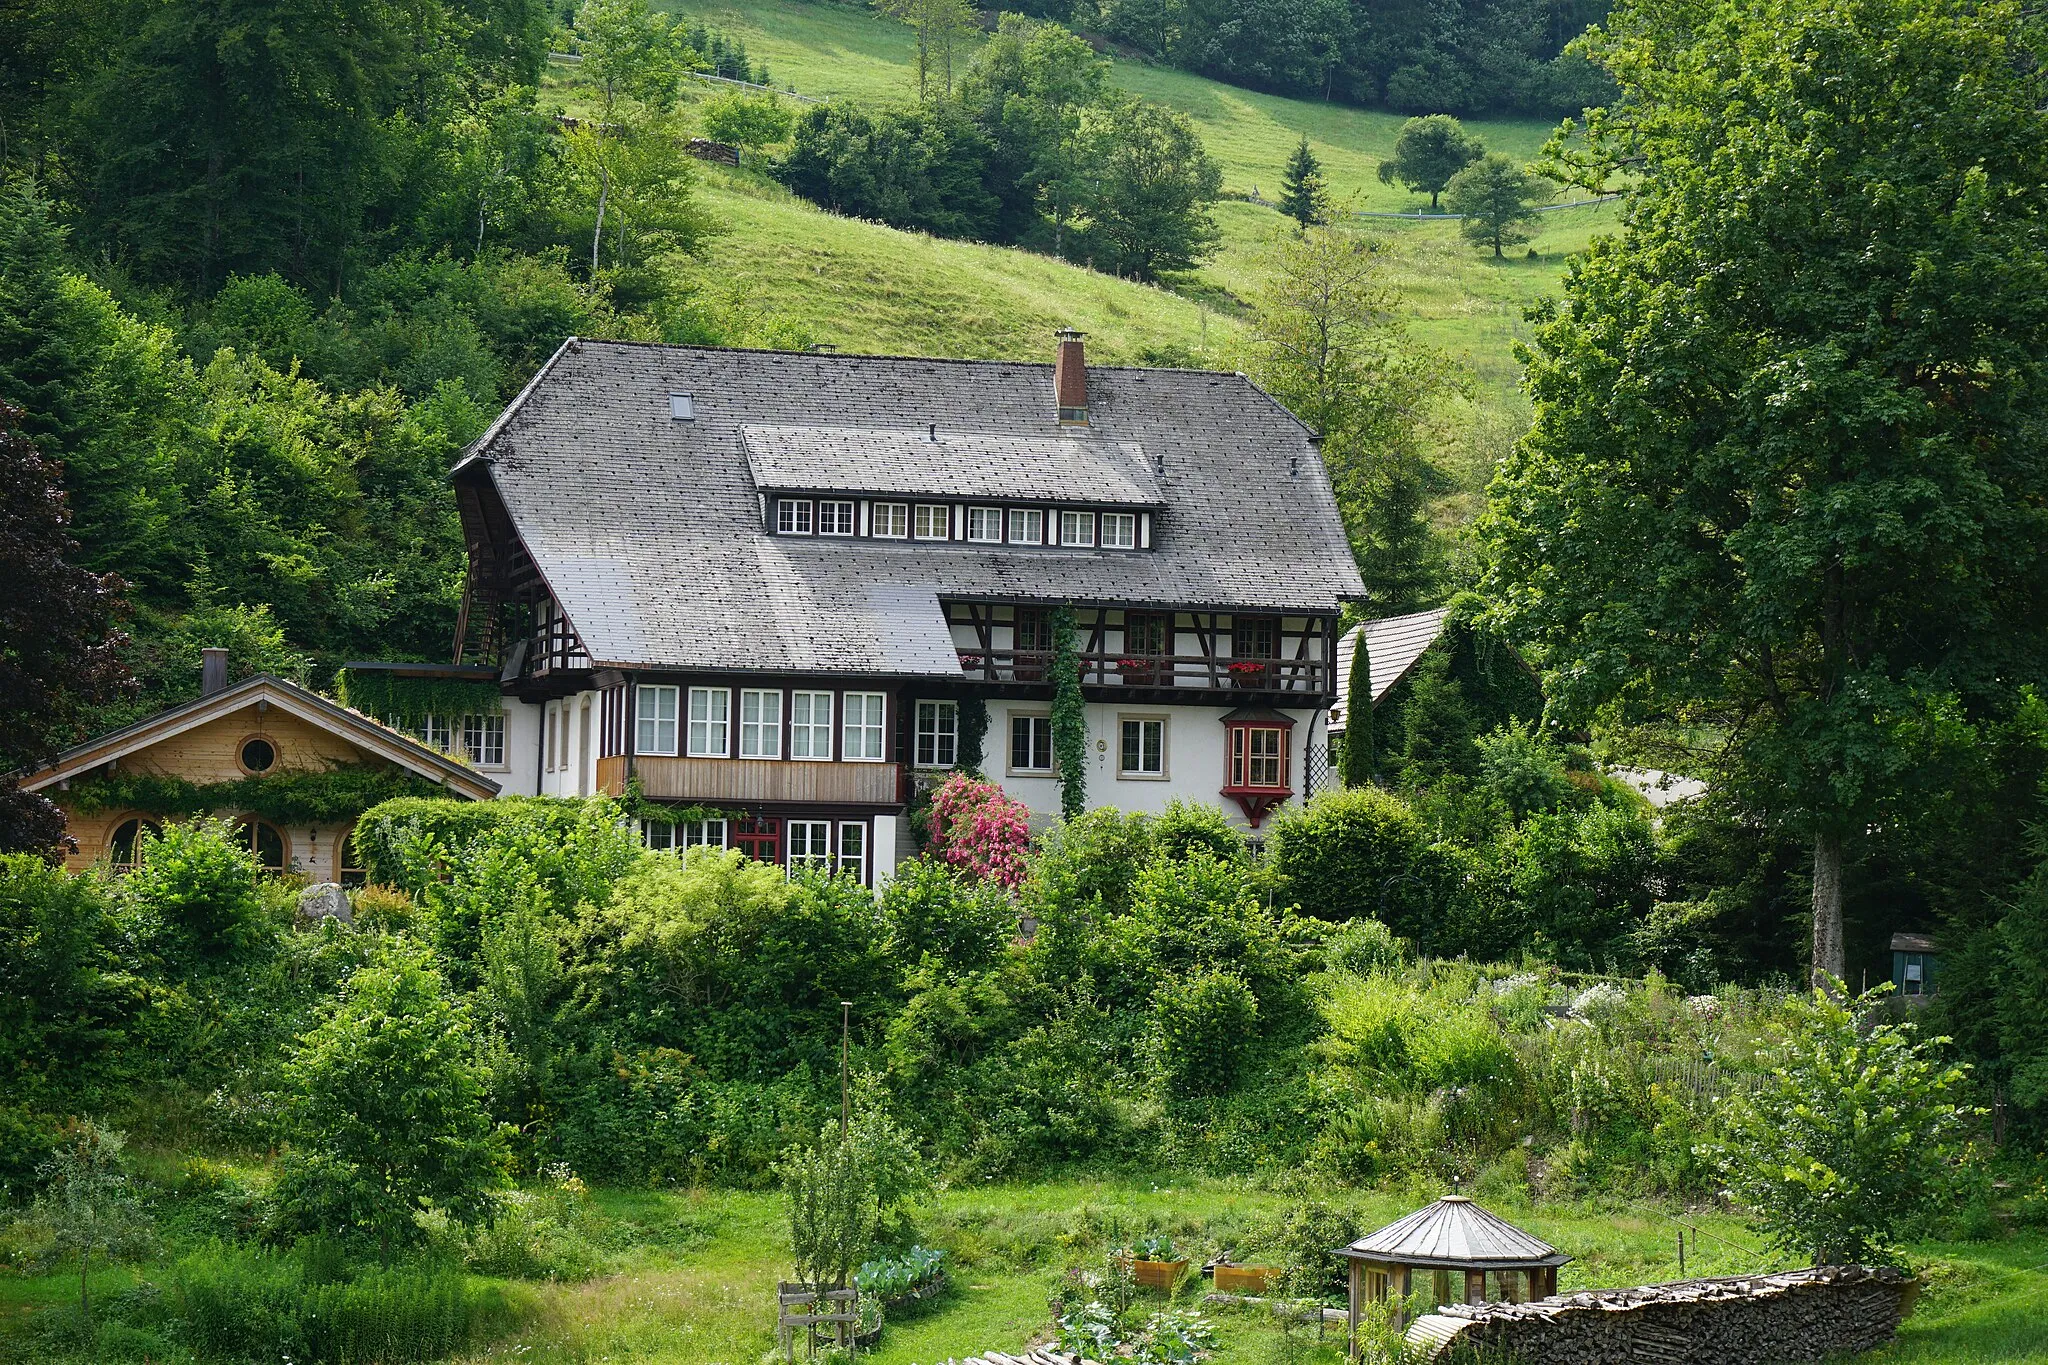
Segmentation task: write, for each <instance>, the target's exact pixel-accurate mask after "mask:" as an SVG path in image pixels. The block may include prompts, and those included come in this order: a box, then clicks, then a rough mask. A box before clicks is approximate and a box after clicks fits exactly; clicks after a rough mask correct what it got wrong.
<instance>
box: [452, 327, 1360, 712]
mask: <svg viewBox="0 0 2048 1365" xmlns="http://www.w3.org/2000/svg"><path fill="white" fill-rule="evenodd" d="M1052 369H1053V367H1052V366H1051V365H1029V364H1017V363H1011V362H1002V361H957V360H923V359H906V358H902V357H888V356H848V355H816V354H794V353H788V352H774V351H736V350H718V349H708V348H702V347H688V346H656V345H647V344H641V343H630V342H598V341H575V340H571V341H570V342H568V343H566V344H564V346H563V347H562V348H561V350H559V351H557V352H556V353H555V355H554V357H553V358H552V359H550V360H549V361H548V363H547V364H546V366H544V367H543V369H542V370H541V372H540V373H539V374H537V375H536V376H535V377H534V379H533V381H532V382H531V383H530V384H528V385H527V387H526V390H525V391H524V392H523V393H521V394H520V396H519V397H518V398H517V399H515V400H514V402H513V403H512V405H511V406H510V407H509V408H507V409H506V411H505V412H504V413H503V414H502V415H501V416H500V417H499V418H498V420H497V421H496V422H494V423H493V424H492V426H491V428H490V430H489V431H487V432H486V433H485V434H484V436H483V438H482V439H481V440H480V441H479V442H478V443H477V444H476V445H475V446H474V447H473V448H472V449H471V452H470V453H469V454H468V456H467V457H466V458H465V459H464V460H463V462H462V463H461V464H459V465H458V466H457V467H456V471H455V477H456V478H457V480H458V481H459V482H460V481H478V482H487V483H488V485H489V488H490V489H491V490H494V491H495V495H496V497H497V499H499V500H501V501H502V503H503V505H504V508H505V510H506V512H507V514H508V515H509V517H510V520H511V523H512V525H513V526H514V527H515V528H516V530H517V532H518V535H519V537H520V540H521V542H522V544H523V545H524V547H525V549H526V551H527V553H528V554H529V555H530V556H531V557H532V560H533V563H534V566H535V568H536V569H537V570H538V571H539V573H540V575H541V576H542V578H543V579H544V580H545V581H546V583H547V586H548V588H549V590H550V591H551V592H552V593H553V594H554V596H555V599H556V600H557V601H558V602H560V603H561V604H562V607H563V609H564V610H565V611H566V612H567V614H568V616H569V618H570V620H571V621H572V622H573V623H574V625H575V627H576V630H577V633H578V634H579V636H580V637H581V639H582V641H583V643H584V645H585V647H586V648H587V649H588V650H589V652H590V656H591V659H592V661H593V663H594V664H596V665H598V666H627V667H631V666H656V667H674V668H710V669H728V670H746V671H761V672H844V673H864V674H880V675H889V676H930V675H953V676H957V674H958V671H959V668H958V660H957V659H956V658H955V657H954V652H953V647H952V643H951V637H950V635H949V634H948V632H947V629H946V625H945V622H944V620H943V618H942V616H941V614H940V609H939V606H938V599H939V597H940V596H941V595H944V596H947V597H954V598H965V599H983V600H1025V601H1031V600H1037V601H1053V602H1057V601H1071V602H1076V603H1094V604H1103V605H1111V606H1117V605H1130V606H1180V607H1184V608H1202V609H1211V610H1219V611H1231V610H1237V611H1269V612H1282V611H1285V612H1332V611H1335V610H1336V608H1337V605H1338V602H1339V600H1340V599H1343V598H1348V597H1355V596H1358V595H1359V594H1361V593H1362V592H1363V585H1362V584H1361V583H1360V581H1359V577H1358V571H1357V568H1356V566H1355V565H1354V563H1353V561H1352V558H1351V551H1350V546H1349V544H1348V542H1347V540H1346V538H1345V534H1344V527H1343V523H1342V521H1341V519H1340V518H1339V516H1338V512H1337V507H1336V501H1335V499H1334V498H1333V497H1332V495H1331V492H1330V484H1329V478H1328V476H1327V475H1326V474H1325V472H1324V470H1323V465H1322V461H1321V458H1320V456H1319V454H1318V452H1317V449H1316V446H1315V444H1314V442H1313V441H1312V440H1311V439H1310V434H1309V432H1308V431H1307V430H1306V429H1305V428H1304V427H1303V426H1302V425H1301V424H1300V423H1299V422H1297V421H1296V420H1295V419H1294V418H1293V417H1292V416H1291V415H1289V414H1288V413H1287V411H1286V410H1285V409H1283V408H1282V407H1280V405H1279V404H1277V403H1275V402H1274V401H1273V400H1272V399H1271V398H1269V397H1268V396H1267V395H1266V394H1265V393H1264V392H1263V391H1261V390H1260V389H1259V388H1258V387H1257V386H1256V385H1254V384H1252V383H1251V382H1250V381H1249V380H1247V379H1246V378H1245V377H1244V376H1242V375H1238V374H1222V373H1212V372H1208V371H1199V370H1155V369H1133V368H1121V367H1108V366H1094V367H1091V368H1090V370H1089V375H1088V382H1089V390H1088V392H1089V422H1090V425H1089V426H1087V427H1085V428H1074V427H1066V428H1062V427H1061V426H1060V425H1059V424H1058V422H1057V413H1056V410H1055V407H1054V403H1053V383H1052ZM677 395H688V397H689V399H690V403H689V404H688V410H689V411H690V413H691V417H690V419H689V420H677V419H676V418H675V417H674V416H673V415H672V414H673V413H674V412H675V411H676V410H677V409H678V408H681V407H682V405H681V404H675V405H674V406H672V404H671V398H672V396H677ZM750 429H751V430H750ZM934 430H935V431H936V434H937V438H938V439H937V441H936V442H934V441H933V440H932V434H933V432H934ZM828 431H829V432H830V433H832V434H831V435H830V436H829V437H827V436H826V435H822V434H820V433H822V432H828ZM792 433H798V434H792ZM848 433H866V434H865V435H860V436H858V437H856V436H853V435H850V434H848ZM919 440H922V441H924V443H925V444H926V445H927V446H929V445H933V444H936V445H938V446H939V447H940V448H941V452H942V453H936V454H937V462H934V460H933V459H932V458H927V457H932V456H934V455H935V452H931V451H918V452H917V455H918V458H912V455H911V452H912V450H913V448H915V447H916V446H917V443H918V441H919ZM1020 452H1030V458H1028V459H1026V458H1023V456H1022V455H1021V454H1020ZM806 468H807V469H808V470H809V471H810V472H809V473H804V472H802V471H803V470H804V469H806ZM871 475H873V476H874V477H871ZM763 477H772V478H774V479H776V480H783V479H791V480H796V481H798V482H804V483H807V484H809V485H810V486H813V487H823V488H829V489H840V488H845V489H847V490H849V491H852V489H853V487H854V486H855V485H856V484H859V485H861V488H860V491H862V492H864V493H865V492H867V491H869V488H870V487H871V486H876V485H880V484H887V485H889V487H888V490H887V491H889V492H896V493H901V494H902V495H903V496H905V497H906V498H914V497H916V496H918V495H920V494H923V495H925V496H935V497H944V496H949V495H951V496H961V497H976V496H986V497H991V498H995V497H1005V496H1010V495H1009V494H1007V493H1004V492H1000V491H998V490H1000V489H1005V488H1018V489H1020V490H1021V489H1023V488H1026V487H1028V488H1029V489H1030V490H1031V491H1030V492H1029V494H1028V495H1029V496H1031V497H1034V498H1036V497H1041V496H1042V497H1044V498H1045V500H1046V501H1048V502H1061V501H1066V500H1067V499H1068V498H1069V497H1072V498H1073V499H1074V500H1075V501H1081V500H1083V499H1085V500H1087V501H1090V502H1095V503H1098V504H1102V505H1133V504H1134V503H1140V502H1141V500H1150V501H1149V503H1146V504H1144V505H1152V506H1155V507H1156V508H1157V510H1156V511H1155V512H1154V513H1153V547H1154V548H1152V549H1150V550H1145V551H1136V552H1133V551H1103V550H1075V549H1052V548H1046V549H1017V548H1005V547H997V546H986V545H968V544H961V543H936V544H935V543H929V542H925V543H915V542H912V543H902V544H892V543H888V542H877V541H872V540H836V539H808V538H797V537H778V536H774V535H769V534H767V533H765V532H764V531H763V529H762V516H763V506H762V502H761V493H762V491H763V490H762V485H761V482H760V480H761V479H762V478H763ZM1040 479H1043V480H1046V482H1042V483H1040V482H1031V481H1032V480H1040ZM830 480H838V482H829V481H830ZM1041 489H1043V490H1046V491H1042V492H1041ZM1069 490H1071V492H1070V491H1069ZM465 515H467V513H466V514H465ZM471 534H472V535H473V536H474V535H476V534H478V531H477V529H476V528H471Z"/></svg>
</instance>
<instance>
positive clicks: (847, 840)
mask: <svg viewBox="0 0 2048 1365" xmlns="http://www.w3.org/2000/svg"><path fill="white" fill-rule="evenodd" d="M838 870H839V871H840V872H842V873H848V872H850V873H852V874H853V878H854V880H855V881H857V882H860V883H862V884H863V885H865V884H866V883H867V879H868V827H867V822H866V821H864V820H843V821H841V822H840V825H839V866H838Z"/></svg>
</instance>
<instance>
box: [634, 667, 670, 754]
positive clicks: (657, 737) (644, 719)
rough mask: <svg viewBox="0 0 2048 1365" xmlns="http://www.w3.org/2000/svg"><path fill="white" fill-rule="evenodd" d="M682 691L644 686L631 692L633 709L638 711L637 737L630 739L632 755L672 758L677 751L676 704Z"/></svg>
mask: <svg viewBox="0 0 2048 1365" xmlns="http://www.w3.org/2000/svg"><path fill="white" fill-rule="evenodd" d="M681 694H682V689H680V688H676V687H658V686H649V685H648V684H646V683H642V684H640V686H638V687H636V688H634V689H633V695H634V701H633V705H634V706H635V707H636V708H637V712H638V715H637V719H638V721H639V724H638V727H637V728H638V733H636V734H635V735H634V736H633V752H635V753H639V754H673V753H674V752H675V751H676V704H677V702H678V701H679V700H680V698H681Z"/></svg>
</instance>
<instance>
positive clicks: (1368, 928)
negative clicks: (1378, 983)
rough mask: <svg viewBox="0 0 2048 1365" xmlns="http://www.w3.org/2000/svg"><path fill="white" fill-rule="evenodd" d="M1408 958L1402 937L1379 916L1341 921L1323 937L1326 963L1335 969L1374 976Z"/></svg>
mask: <svg viewBox="0 0 2048 1365" xmlns="http://www.w3.org/2000/svg"><path fill="white" fill-rule="evenodd" d="M1404 958H1405V954H1404V953H1403V952H1402V949H1401V940H1400V939H1398V938H1395V937H1394V931H1393V930H1391V929H1389V928H1387V926H1386V925H1384V924H1381V923H1380V922H1379V921H1378V920H1376V919H1355V920H1352V921H1350V922H1349V923H1346V924H1340V925H1338V926H1337V928H1336V929H1334V930H1332V931H1331V932H1330V934H1329V935H1328V936H1327V937H1325V938H1324V939H1323V965H1324V966H1325V967H1326V968H1328V969H1329V970H1330V971H1333V972H1350V973H1351V974H1352V975H1353V976H1372V975H1374V974H1375V973H1378V972H1386V971H1392V970H1394V969H1395V968H1397V967H1399V966H1400V965H1401V963H1402V961H1403V960H1404Z"/></svg>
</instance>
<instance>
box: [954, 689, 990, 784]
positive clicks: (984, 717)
mask: <svg viewBox="0 0 2048 1365" xmlns="http://www.w3.org/2000/svg"><path fill="white" fill-rule="evenodd" d="M987 739H988V703H987V702H985V701H983V700H982V699H981V698H980V697H963V698H962V699H961V701H960V747H959V749H958V751H957V753H956V755H955V757H956V759H957V761H956V762H955V763H954V764H953V766H954V767H956V768H959V769H960V770H961V771H963V772H970V773H978V772H980V771H981V765H982V763H983V762H984V761H985V760H984V757H983V754H982V745H983V744H984V743H985V742H986V741H987Z"/></svg>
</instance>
